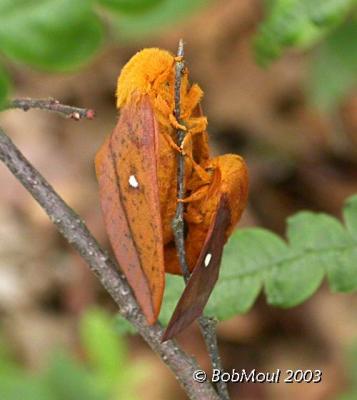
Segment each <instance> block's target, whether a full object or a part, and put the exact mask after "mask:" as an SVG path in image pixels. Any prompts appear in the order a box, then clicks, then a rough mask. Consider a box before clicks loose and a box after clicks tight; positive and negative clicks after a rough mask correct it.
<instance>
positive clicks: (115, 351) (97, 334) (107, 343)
mask: <svg viewBox="0 0 357 400" xmlns="http://www.w3.org/2000/svg"><path fill="white" fill-rule="evenodd" d="M80 334H81V341H82V344H83V346H84V349H85V351H86V355H87V357H88V359H89V361H90V364H91V365H92V367H93V369H94V370H95V371H96V374H97V375H98V376H99V379H100V380H101V383H102V385H103V387H105V388H110V387H111V386H112V384H113V382H115V380H117V379H118V377H119V375H120V371H121V370H123V369H125V363H126V345H125V342H124V340H123V338H122V337H121V336H119V335H117V334H116V332H115V329H114V321H113V318H112V317H110V316H109V315H107V314H106V313H105V312H103V311H101V310H100V309H92V310H88V311H87V312H86V313H85V315H84V316H83V318H82V319H81V325H80Z"/></svg>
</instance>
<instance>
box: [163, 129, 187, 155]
mask: <svg viewBox="0 0 357 400" xmlns="http://www.w3.org/2000/svg"><path fill="white" fill-rule="evenodd" d="M162 134H163V136H164V138H165V139H166V141H167V142H168V144H169V145H170V146H171V147H172V148H173V149H174V150H175V151H177V152H179V153H181V154H184V152H183V149H182V148H181V147H180V146H178V145H177V144H176V143H175V141H174V140H173V139H172V137H171V136H170V135H169V134H168V133H167V132H162Z"/></svg>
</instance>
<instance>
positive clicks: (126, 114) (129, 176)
mask: <svg viewBox="0 0 357 400" xmlns="http://www.w3.org/2000/svg"><path fill="white" fill-rule="evenodd" d="M157 146H158V128H157V124H156V120H155V117H154V113H153V110H152V107H151V104H150V102H149V99H148V98H146V97H144V98H142V99H141V100H140V101H138V102H132V103H129V104H128V105H126V106H124V107H123V108H122V109H121V113H120V117H119V120H118V123H117V125H116V127H115V129H114V131H113V133H112V135H111V136H110V137H109V138H108V139H107V140H106V141H105V143H104V144H103V146H102V147H101V148H100V150H99V151H98V153H97V155H96V160H95V166H96V174H97V178H98V181H99V191H100V201H101V207H102V211H103V215H104V221H105V226H106V230H107V233H108V236H109V239H110V242H111V245H112V248H113V250H114V254H115V257H116V259H117V260H118V263H119V265H120V267H121V269H122V270H123V272H124V274H125V276H126V278H127V280H128V282H129V284H130V286H131V288H132V290H133V291H134V294H135V297H136V299H137V301H138V303H139V305H140V307H141V309H142V310H143V313H144V315H145V316H146V318H147V320H148V322H149V323H150V324H152V323H154V322H155V321H156V319H157V317H158V314H159V311H160V307H161V302H162V297H163V292H164V286H165V274H164V257H163V238H162V226H161V216H160V201H159V193H158V182H157V156H156V155H157Z"/></svg>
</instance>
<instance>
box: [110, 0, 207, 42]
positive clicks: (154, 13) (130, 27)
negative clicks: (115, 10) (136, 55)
mask: <svg viewBox="0 0 357 400" xmlns="http://www.w3.org/2000/svg"><path fill="white" fill-rule="evenodd" d="M209 2H210V0H180V1H177V0H162V1H160V2H159V3H158V4H157V5H156V6H155V7H151V8H150V9H148V10H147V11H146V12H145V13H141V14H135V15H129V14H126V15H124V14H122V15H119V14H112V22H113V25H114V26H115V27H116V28H117V30H118V32H119V34H120V37H123V36H124V37H127V38H140V37H142V36H143V35H145V36H147V35H152V34H155V33H157V32H160V31H162V30H164V29H166V28H167V27H168V26H171V25H172V24H173V23H176V22H179V21H180V20H181V19H182V18H184V17H186V16H187V15H188V14H189V15H191V14H192V13H194V12H195V11H196V10H197V9H199V8H200V7H204V6H205V5H207V4H208V3H209Z"/></svg>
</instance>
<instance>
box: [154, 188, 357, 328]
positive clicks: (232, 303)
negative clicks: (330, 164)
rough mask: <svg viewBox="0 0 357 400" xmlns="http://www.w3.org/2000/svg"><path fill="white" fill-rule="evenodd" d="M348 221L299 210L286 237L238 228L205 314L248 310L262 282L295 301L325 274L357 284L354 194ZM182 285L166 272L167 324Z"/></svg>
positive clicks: (224, 315) (277, 301)
mask: <svg viewBox="0 0 357 400" xmlns="http://www.w3.org/2000/svg"><path fill="white" fill-rule="evenodd" d="M344 219H345V224H346V227H344V226H343V225H341V223H340V222H339V221H337V220H336V219H335V218H332V217H331V216H329V215H326V214H323V213H313V212H306V211H303V212H299V213H297V214H296V215H294V216H292V217H291V218H289V219H288V228H287V238H288V241H289V243H286V242H285V241H283V240H282V239H280V238H279V237H278V236H277V235H275V234H274V233H272V232H270V231H268V230H265V229H261V228H248V229H240V230H237V231H236V232H235V233H234V234H233V235H232V236H231V238H230V239H229V241H228V243H227V244H226V246H225V248H224V253H223V260H222V266H221V271H220V276H219V279H218V282H217V284H216V287H215V288H214V290H213V293H212V295H211V297H210V299H209V302H208V304H207V306H206V309H205V314H207V315H210V316H214V317H216V318H217V319H219V320H226V319H229V318H231V317H233V316H235V315H237V314H242V313H245V312H247V311H248V310H249V309H250V308H251V307H252V305H253V304H254V302H255V300H256V298H257V296H258V295H259V293H260V291H261V290H262V288H263V287H264V291H265V293H266V297H267V301H268V303H270V304H271V305H274V306H279V307H284V308H288V307H293V306H296V305H298V304H301V303H302V302H304V301H305V300H306V299H308V298H309V297H310V296H311V295H313V294H314V292H315V291H316V290H317V289H318V287H319V286H320V284H321V282H322V280H323V278H324V277H325V276H327V278H328V281H329V284H330V287H331V289H332V290H333V291H335V292H348V291H355V290H357V195H356V196H352V197H351V198H349V199H347V201H346V205H345V207H344ZM183 290H184V283H183V279H182V277H181V276H175V275H170V274H167V275H166V286H165V295H164V300H163V304H162V308H161V312H160V322H161V323H163V324H164V325H167V323H168V321H169V320H170V318H171V316H172V313H173V311H174V309H175V307H176V304H177V302H178V299H179V298H180V296H181V294H182V292H183Z"/></svg>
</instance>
